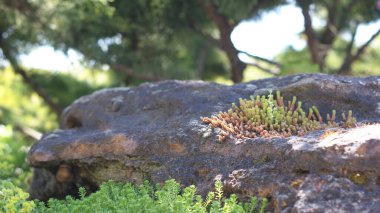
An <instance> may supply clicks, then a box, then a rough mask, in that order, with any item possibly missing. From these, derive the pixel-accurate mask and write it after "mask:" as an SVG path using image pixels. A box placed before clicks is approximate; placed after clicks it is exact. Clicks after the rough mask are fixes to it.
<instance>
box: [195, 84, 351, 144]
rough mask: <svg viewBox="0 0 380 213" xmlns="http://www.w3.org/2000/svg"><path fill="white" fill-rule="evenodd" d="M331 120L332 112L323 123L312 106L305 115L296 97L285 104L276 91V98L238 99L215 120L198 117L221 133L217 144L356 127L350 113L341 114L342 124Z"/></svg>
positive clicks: (271, 95)
mask: <svg viewBox="0 0 380 213" xmlns="http://www.w3.org/2000/svg"><path fill="white" fill-rule="evenodd" d="M335 118H336V110H332V113H331V116H330V114H327V116H326V121H327V122H326V123H324V122H323V118H322V116H321V114H320V113H319V110H318V109H317V107H316V106H312V107H311V108H309V111H308V113H306V112H305V111H304V110H303V109H302V102H301V101H298V102H297V97H296V96H294V97H293V99H292V101H288V103H287V104H285V103H284V98H283V97H282V96H281V94H280V91H277V92H276V98H274V96H273V94H272V92H270V93H269V95H268V96H267V97H266V96H256V97H253V96H250V99H242V98H240V99H239V106H237V105H236V104H235V103H232V107H231V108H230V109H229V110H228V111H227V112H219V113H218V115H217V116H211V117H201V120H202V121H203V122H204V123H208V124H209V125H210V127H211V128H213V129H214V128H220V129H221V131H220V133H219V134H218V140H219V141H224V140H225V139H226V138H227V137H230V136H235V137H236V138H238V139H243V138H255V137H265V138H267V137H289V136H291V135H298V136H302V135H305V134H306V133H307V132H309V131H313V130H320V129H325V128H328V127H343V128H350V127H353V126H356V119H355V118H354V117H353V116H352V111H351V110H350V111H348V114H347V116H346V115H345V114H344V113H342V122H339V123H337V122H335Z"/></svg>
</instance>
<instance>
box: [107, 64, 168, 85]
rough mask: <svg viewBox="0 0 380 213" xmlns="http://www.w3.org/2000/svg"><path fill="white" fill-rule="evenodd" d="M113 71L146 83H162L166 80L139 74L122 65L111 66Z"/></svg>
mask: <svg viewBox="0 0 380 213" xmlns="http://www.w3.org/2000/svg"><path fill="white" fill-rule="evenodd" d="M110 67H111V69H113V70H115V71H118V72H121V73H124V74H125V75H127V76H128V77H133V78H138V79H141V80H144V81H160V80H165V78H162V77H158V76H154V75H152V74H148V73H137V72H135V71H134V70H133V69H131V68H129V67H127V66H125V65H122V64H111V65H110Z"/></svg>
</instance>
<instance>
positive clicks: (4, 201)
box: [0, 181, 36, 213]
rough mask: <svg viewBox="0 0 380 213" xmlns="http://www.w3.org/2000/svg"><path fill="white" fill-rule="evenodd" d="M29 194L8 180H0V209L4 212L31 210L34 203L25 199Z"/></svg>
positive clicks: (33, 207)
mask: <svg viewBox="0 0 380 213" xmlns="http://www.w3.org/2000/svg"><path fill="white" fill-rule="evenodd" d="M28 197H29V194H28V193H26V192H24V191H23V190H22V189H20V188H18V187H16V186H15V185H13V184H12V183H11V182H10V181H0V210H1V212H5V213H13V212H25V213H26V212H32V211H33V210H34V209H35V207H36V205H35V203H34V202H33V201H27V200H26V199H27V198H28Z"/></svg>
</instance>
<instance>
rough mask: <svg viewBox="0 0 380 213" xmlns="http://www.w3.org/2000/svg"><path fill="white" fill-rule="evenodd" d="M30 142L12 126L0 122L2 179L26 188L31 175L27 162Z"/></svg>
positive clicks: (0, 171)
mask: <svg viewBox="0 0 380 213" xmlns="http://www.w3.org/2000/svg"><path fill="white" fill-rule="evenodd" d="M27 150H28V143H27V142H26V140H25V139H24V138H23V137H21V136H20V135H18V134H15V133H14V131H13V130H12V126H3V125H1V124H0V180H8V181H10V182H12V183H13V184H15V185H16V186H18V187H20V188H22V189H24V190H25V189H26V188H27V187H28V180H29V179H30V177H31V171H30V167H29V166H28V165H27V163H26V162H25V158H26V154H27Z"/></svg>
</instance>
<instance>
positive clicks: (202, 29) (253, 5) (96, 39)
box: [49, 0, 284, 82]
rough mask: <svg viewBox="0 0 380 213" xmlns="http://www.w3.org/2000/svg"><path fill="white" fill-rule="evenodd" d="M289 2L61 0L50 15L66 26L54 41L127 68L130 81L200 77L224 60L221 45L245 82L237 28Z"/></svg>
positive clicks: (235, 77)
mask: <svg viewBox="0 0 380 213" xmlns="http://www.w3.org/2000/svg"><path fill="white" fill-rule="evenodd" d="M283 2H284V1H282V0H257V1H251V0H249V1H248V0H239V1H235V2H233V3H232V2H231V1H228V0H219V1H214V0H206V1H176V0H165V1H163V0H154V1H148V0H138V1H122V0H115V1H112V2H107V1H77V2H65V1H63V2H57V5H56V6H55V7H56V8H57V9H56V11H55V12H54V14H61V15H60V16H52V17H51V19H50V21H51V22H52V23H58V24H57V26H56V28H57V29H60V30H59V31H56V32H55V33H54V32H53V33H52V34H51V35H50V36H51V37H50V39H49V40H50V41H52V42H53V43H54V44H55V46H56V47H61V48H62V47H63V48H66V49H67V48H74V49H76V50H78V51H80V52H81V53H83V54H84V55H85V56H86V57H87V59H89V60H93V61H95V62H96V63H98V64H107V65H109V66H110V67H111V68H112V69H113V70H116V71H118V72H121V73H123V74H124V75H125V76H126V79H127V80H126V81H130V79H131V78H139V79H143V80H148V81H152V80H160V79H165V78H172V77H175V78H179V77H181V76H185V77H187V78H189V77H190V78H193V77H197V75H198V77H199V73H203V72H204V71H206V72H207V70H208V69H205V67H207V66H209V67H214V66H215V65H216V64H218V63H219V64H220V63H223V62H222V61H221V60H223V59H221V58H220V57H219V58H218V57H213V56H210V57H209V55H210V54H218V53H217V51H216V49H217V50H219V51H221V52H222V53H223V54H225V56H226V57H225V58H226V59H227V64H229V68H228V69H230V70H231V74H232V75H231V78H232V80H233V81H234V82H240V81H241V80H242V74H243V70H244V68H245V67H246V64H245V63H244V62H242V61H241V60H240V59H239V57H238V54H239V53H240V51H239V50H237V49H236V48H235V47H234V45H233V43H232V41H231V38H230V36H231V33H232V30H233V29H234V27H235V26H236V25H237V24H239V23H240V22H241V21H243V20H248V19H251V18H254V17H258V16H259V15H260V14H261V12H262V11H266V10H269V9H272V8H274V7H276V6H278V5H279V4H280V3H283ZM62 20H66V21H62ZM206 57H208V60H205V58H206ZM210 59H213V61H212V60H211V61H210ZM256 59H262V58H260V57H256ZM264 61H266V62H270V61H269V60H264ZM152 70H157V72H152ZM196 73H198V74H196ZM128 79H129V80H128Z"/></svg>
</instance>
